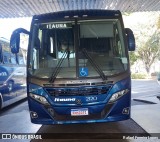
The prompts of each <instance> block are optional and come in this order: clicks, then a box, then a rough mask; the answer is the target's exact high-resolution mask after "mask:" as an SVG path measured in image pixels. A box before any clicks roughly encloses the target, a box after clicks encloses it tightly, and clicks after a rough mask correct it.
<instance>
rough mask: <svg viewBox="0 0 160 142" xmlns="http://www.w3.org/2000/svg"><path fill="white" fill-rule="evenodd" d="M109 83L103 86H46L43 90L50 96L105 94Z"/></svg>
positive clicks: (108, 88)
mask: <svg viewBox="0 0 160 142" xmlns="http://www.w3.org/2000/svg"><path fill="white" fill-rule="evenodd" d="M110 88H111V85H105V86H83V87H82V86H81V87H64V88H59V87H57V88H46V89H45V90H46V91H47V92H48V93H49V94H50V95H51V96H85V95H100V94H106V93H108V91H109V90H110Z"/></svg>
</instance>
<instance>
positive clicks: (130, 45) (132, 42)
mask: <svg viewBox="0 0 160 142" xmlns="http://www.w3.org/2000/svg"><path fill="white" fill-rule="evenodd" d="M125 34H126V37H127V43H128V50H129V51H135V37H134V34H133V31H132V30H131V29H129V28H125Z"/></svg>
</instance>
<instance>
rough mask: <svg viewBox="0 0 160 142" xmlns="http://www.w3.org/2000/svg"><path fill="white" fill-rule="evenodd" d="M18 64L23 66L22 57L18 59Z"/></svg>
mask: <svg viewBox="0 0 160 142" xmlns="http://www.w3.org/2000/svg"><path fill="white" fill-rule="evenodd" d="M19 64H20V65H24V61H23V57H19Z"/></svg>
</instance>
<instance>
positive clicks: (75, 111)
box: [71, 108, 88, 116]
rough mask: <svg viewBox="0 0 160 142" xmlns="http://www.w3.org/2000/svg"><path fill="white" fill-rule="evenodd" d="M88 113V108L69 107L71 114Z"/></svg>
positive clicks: (80, 114)
mask: <svg viewBox="0 0 160 142" xmlns="http://www.w3.org/2000/svg"><path fill="white" fill-rule="evenodd" d="M83 115H88V108H82V109H71V116H83Z"/></svg>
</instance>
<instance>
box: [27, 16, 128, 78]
mask: <svg viewBox="0 0 160 142" xmlns="http://www.w3.org/2000/svg"><path fill="white" fill-rule="evenodd" d="M122 26H123V25H122V23H121V21H120V20H119V19H96V20H95V19H87V20H86V19H80V20H77V19H70V20H69V19H68V20H59V21H49V22H47V21H45V22H35V23H33V24H32V40H31V43H30V44H31V46H30V47H31V48H30V50H29V54H28V57H29V58H28V63H29V65H28V73H29V75H30V76H32V77H36V78H41V79H42V78H47V79H51V78H52V79H53V80H54V79H62V78H63V79H76V78H81V79H84V78H102V79H103V77H102V76H103V74H104V76H105V77H112V76H116V75H119V74H122V73H124V72H126V71H128V70H129V59H128V54H127V49H126V46H125V43H124V38H125V37H124V35H123V34H122V33H123V32H122V30H123V28H122ZM105 31H106V32H105ZM84 49H85V50H86V51H87V54H88V55H89V57H90V58H91V60H92V61H93V62H94V63H95V65H93V64H92V63H91V62H90V60H89V59H88V57H86V55H85V53H84V52H83V51H84ZM65 52H66V55H64V53H65ZM63 55H64V57H63ZM96 65H97V67H95V66H96ZM96 68H97V69H96ZM98 70H100V71H98ZM100 72H101V73H100ZM105 77H104V78H105Z"/></svg>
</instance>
